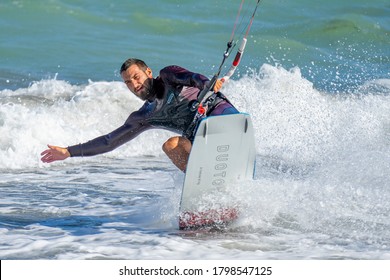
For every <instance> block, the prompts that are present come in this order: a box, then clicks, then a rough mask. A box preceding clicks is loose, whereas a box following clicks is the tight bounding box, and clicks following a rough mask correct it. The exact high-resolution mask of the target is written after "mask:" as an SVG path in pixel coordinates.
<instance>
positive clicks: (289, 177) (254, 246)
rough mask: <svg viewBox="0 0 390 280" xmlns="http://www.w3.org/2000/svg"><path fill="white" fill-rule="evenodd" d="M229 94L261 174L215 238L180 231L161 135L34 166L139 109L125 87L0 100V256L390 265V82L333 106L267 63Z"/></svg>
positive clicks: (175, 179)
mask: <svg viewBox="0 0 390 280" xmlns="http://www.w3.org/2000/svg"><path fill="white" fill-rule="evenodd" d="M224 93H225V94H226V95H227V96H228V97H229V98H230V99H231V100H232V102H233V103H234V104H235V105H236V106H237V107H238V108H239V109H240V110H241V111H246V112H249V113H250V114H251V115H252V119H253V123H254V128H255V132H256V145H257V159H256V160H257V162H256V175H255V180H253V181H250V182H245V183H242V184H241V185H240V186H234V187H235V189H234V190H233V191H231V196H232V198H231V199H232V201H234V203H235V204H237V205H238V206H239V208H240V218H239V219H238V220H237V221H236V222H235V223H234V224H232V225H230V227H229V228H228V230H227V231H226V232H222V233H221V232H220V233H215V234H213V233H207V232H201V231H200V232H196V233H191V232H187V233H183V232H179V231H177V215H178V212H179V201H180V195H181V186H182V181H183V177H184V176H183V174H181V173H180V172H178V171H176V170H175V168H174V167H173V165H172V164H171V163H170V162H169V161H168V160H167V159H166V158H165V157H164V156H163V154H162V152H161V144H162V141H164V139H166V138H167V137H168V136H169V135H170V133H168V132H165V131H162V130H151V131H148V132H146V133H144V134H142V135H141V136H140V137H138V138H137V139H135V140H134V141H132V142H130V143H127V144H125V145H123V146H122V147H120V148H118V149H117V150H115V151H113V152H111V153H108V154H106V155H101V156H97V157H91V158H84V159H81V158H72V159H68V160H67V161H65V162H61V163H56V164H52V165H46V164H41V163H39V153H40V152H41V151H42V150H43V149H44V148H45V145H46V144H47V143H50V144H55V145H62V146H67V145H71V144H75V143H78V142H83V141H87V140H89V139H92V138H94V137H96V136H100V135H102V134H105V133H108V132H110V131H111V130H113V129H115V128H116V127H117V126H119V125H121V124H122V123H123V122H124V121H125V120H126V118H127V117H128V115H129V114H130V112H132V111H133V110H136V109H137V108H139V107H140V106H141V105H142V102H140V101H139V100H137V99H136V98H134V97H133V96H132V94H131V93H129V92H128V90H127V89H126V88H125V86H124V85H123V84H122V83H118V82H90V83H89V84H87V85H84V86H74V85H70V84H69V83H67V82H64V81H58V80H55V79H52V80H43V81H40V82H37V83H34V84H33V85H31V86H30V87H29V88H22V89H18V90H15V91H10V90H6V91H2V92H1V97H0V101H1V107H0V133H1V135H2V137H1V138H0V160H1V161H0V169H1V171H2V176H1V178H0V187H1V193H2V196H1V198H0V204H1V205H2V208H1V211H0V215H1V219H0V222H1V224H2V225H3V229H2V230H0V239H1V240H2V244H1V245H0V246H1V249H2V250H1V254H0V257H1V258H2V259H15V258H58V259H74V258H77V259H93V258H112V259H118V258H133V259H134V258H137V259H192V258H196V259H201V258H202V259H213V258H216V259H217V258H221V259H224V258H230V259H231V258H241V259H249V258H283V259H286V258H287V259H288V258H302V257H303V258H367V259H372V258H389V257H390V256H389V254H388V248H389V247H390V236H389V231H388V228H389V226H390V225H389V222H388V221H389V213H390V204H389V203H390V202H389V201H390V191H389V190H390V188H389V182H390V172H389V170H390V157H389V155H390V122H389V120H390V116H389V114H390V108H389V107H390V100H389V96H390V95H389V94H388V93H389V87H388V81H387V80H380V81H371V82H369V83H366V84H364V85H362V86H361V88H359V89H358V90H357V92H356V93H355V94H344V95H342V94H337V95H335V94H329V93H326V92H320V91H318V90H316V89H315V88H314V87H313V86H312V84H311V83H310V82H309V81H307V80H306V79H304V78H303V77H302V76H301V74H300V71H299V69H298V68H294V69H291V70H286V69H284V68H282V67H273V66H270V65H263V66H262V67H261V68H260V69H259V70H258V71H255V72H254V73H252V74H248V75H247V76H244V77H242V78H240V79H239V80H236V81H235V80H232V81H230V82H229V83H228V84H226V85H225V87H224ZM213 199H215V197H214V198H213ZM27 202H28V203H27ZM362 251H364V252H365V254H364V255H362V254H361V252H362Z"/></svg>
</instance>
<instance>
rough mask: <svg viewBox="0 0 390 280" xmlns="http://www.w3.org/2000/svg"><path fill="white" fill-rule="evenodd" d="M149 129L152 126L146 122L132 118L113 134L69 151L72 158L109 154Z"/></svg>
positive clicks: (71, 148)
mask: <svg viewBox="0 0 390 280" xmlns="http://www.w3.org/2000/svg"><path fill="white" fill-rule="evenodd" d="M148 128H150V126H149V125H146V124H145V122H142V121H139V120H137V118H133V117H132V116H130V117H129V118H128V119H127V121H126V123H125V124H124V125H122V126H121V127H119V128H117V129H115V130H114V131H112V132H111V133H108V134H106V135H103V136H100V137H97V138H95V139H93V140H90V141H88V142H86V143H83V144H78V145H74V146H69V147H68V151H69V153H70V155H71V156H72V157H80V156H94V155H98V154H103V153H107V152H110V151H112V150H114V149H116V148H117V147H119V146H121V145H123V144H125V143H126V142H128V141H130V140H132V139H134V138H135V137H136V136H138V135H139V134H140V133H141V132H143V131H145V130H147V129H148Z"/></svg>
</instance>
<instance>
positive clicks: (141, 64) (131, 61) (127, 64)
mask: <svg viewBox="0 0 390 280" xmlns="http://www.w3.org/2000/svg"><path fill="white" fill-rule="evenodd" d="M134 64H135V65H137V66H138V67H139V68H140V69H141V70H142V71H146V69H148V65H146V63H145V62H144V61H143V60H141V59H138V58H129V59H127V60H126V61H125V62H123V64H122V67H121V71H120V73H121V74H122V73H123V72H125V71H126V70H127V69H129V68H130V66H132V65H134Z"/></svg>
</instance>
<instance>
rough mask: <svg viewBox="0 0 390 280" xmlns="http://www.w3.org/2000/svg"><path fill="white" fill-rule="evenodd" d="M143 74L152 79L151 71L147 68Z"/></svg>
mask: <svg viewBox="0 0 390 280" xmlns="http://www.w3.org/2000/svg"><path fill="white" fill-rule="evenodd" d="M145 73H146V75H147V76H148V78H153V72H152V69H150V68H149V67H148V68H147V69H146V71H145Z"/></svg>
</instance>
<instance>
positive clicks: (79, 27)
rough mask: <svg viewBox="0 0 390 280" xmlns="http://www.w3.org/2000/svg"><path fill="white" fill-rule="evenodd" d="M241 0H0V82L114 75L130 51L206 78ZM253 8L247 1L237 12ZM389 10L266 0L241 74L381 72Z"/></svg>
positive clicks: (349, 77)
mask: <svg viewBox="0 0 390 280" xmlns="http://www.w3.org/2000/svg"><path fill="white" fill-rule="evenodd" d="M239 3H240V1H221V0H215V1H188V0H187V1H179V0H177V1H174V0H171V1H152V0H146V1H104V0H103V1H88V0H86V1H40V0H38V1H7V0H2V1H1V3H0V24H1V26H2V28H1V31H0V36H1V45H0V57H1V70H0V71H1V75H0V77H1V80H0V88H13V89H15V88H17V87H20V86H25V85H28V84H29V83H31V82H32V81H34V80H40V79H42V78H47V77H54V76H55V75H56V74H57V73H58V76H57V77H58V79H62V80H66V81H69V82H71V83H86V82H87V80H88V79H91V80H94V81H95V80H107V81H112V80H118V79H119V77H118V71H117V70H118V67H120V65H121V63H122V62H123V61H124V60H125V59H126V58H128V57H139V58H142V59H144V60H145V61H146V62H147V63H148V64H150V66H152V67H153V69H156V70H155V71H157V70H158V69H160V68H161V67H163V66H165V65H168V64H179V65H183V66H185V67H187V68H191V69H194V70H197V71H200V72H204V73H206V74H209V75H212V74H213V70H212V69H213V66H216V65H218V64H219V62H220V60H221V58H222V53H223V51H224V49H225V43H226V42H227V41H228V40H229V38H230V32H231V30H232V28H233V23H234V20H235V16H236V12H237V9H238V6H239ZM253 4H254V1H247V5H246V6H245V7H244V10H243V12H242V13H243V15H248V16H249V14H250V13H251V12H252V9H253ZM247 7H248V8H247ZM389 11H390V4H389V2H388V1H386V0H374V1H362V0H359V1H352V2H350V1H334V0H331V1H308V0H307V1H304V0H300V1H287V0H276V1H263V3H262V4H261V6H260V8H259V10H258V13H257V17H256V21H255V23H254V25H253V28H252V30H251V36H250V38H249V43H248V47H247V50H246V54H245V59H244V61H243V67H242V69H241V73H245V71H246V68H253V69H258V68H259V67H260V66H261V65H262V64H263V63H270V64H272V65H274V64H279V65H282V66H283V67H285V68H287V69H289V68H291V67H292V66H298V67H299V68H300V69H301V70H302V72H303V74H304V76H305V77H306V78H307V79H308V80H310V81H312V82H313V83H314V84H315V85H317V86H318V87H320V88H326V89H329V90H332V91H335V90H340V89H343V90H349V89H350V88H354V87H355V86H356V85H359V84H362V83H364V82H365V81H367V80H370V79H377V78H388V77H389V69H390V67H389V64H390V61H389V60H390V59H389V57H390V48H389V36H390V35H389V32H390V22H389V21H390V20H389V16H388V15H389ZM241 30H242V29H241ZM241 30H238V31H239V33H240V32H241Z"/></svg>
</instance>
